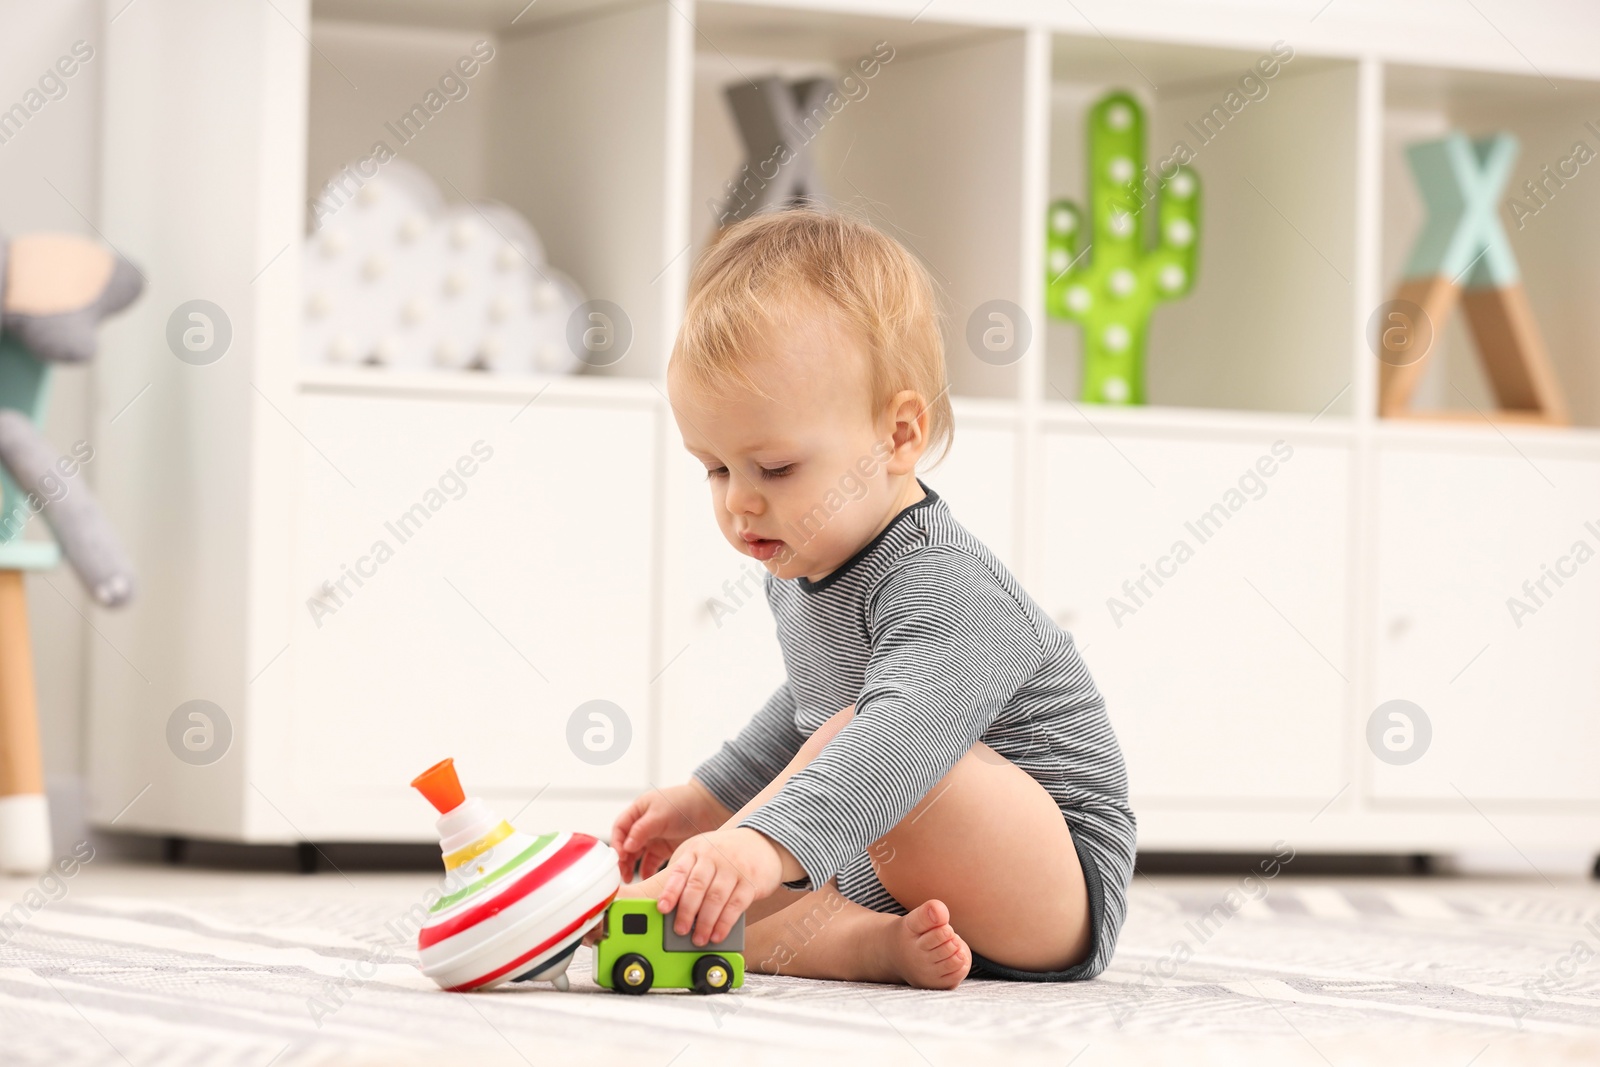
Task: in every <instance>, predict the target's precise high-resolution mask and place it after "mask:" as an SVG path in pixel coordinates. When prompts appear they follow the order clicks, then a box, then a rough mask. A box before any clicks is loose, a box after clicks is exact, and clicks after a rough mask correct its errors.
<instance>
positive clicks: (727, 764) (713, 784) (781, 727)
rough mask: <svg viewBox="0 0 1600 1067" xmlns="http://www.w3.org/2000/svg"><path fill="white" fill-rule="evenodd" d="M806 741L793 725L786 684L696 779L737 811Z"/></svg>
mask: <svg viewBox="0 0 1600 1067" xmlns="http://www.w3.org/2000/svg"><path fill="white" fill-rule="evenodd" d="M804 741H805V739H804V738H803V737H801V736H800V731H799V730H797V729H796V728H795V724H794V695H793V693H792V692H791V691H790V689H789V683H788V682H787V681H785V682H784V683H783V684H782V685H780V686H778V688H777V690H776V691H775V692H774V693H773V694H772V696H771V697H769V698H768V699H767V702H766V703H765V704H764V705H762V707H761V710H760V711H758V712H756V713H755V715H754V717H752V718H751V720H750V721H749V722H748V723H746V724H745V727H744V729H742V730H740V731H739V733H738V734H737V735H736V736H735V737H734V738H733V739H732V740H731V741H724V742H723V744H722V748H720V749H719V750H718V751H717V752H716V753H715V754H714V755H712V756H711V757H710V758H709V759H707V760H706V761H705V762H704V763H702V764H700V766H698V767H696V768H695V771H694V776H695V778H697V779H699V781H700V783H701V784H702V785H704V786H705V787H706V788H707V789H709V790H711V795H712V796H714V797H716V798H717V799H718V800H719V801H721V802H722V804H723V805H724V806H726V807H727V809H728V810H729V811H738V810H739V809H740V808H742V807H744V806H745V805H746V804H748V803H749V802H750V798H751V797H753V796H755V795H756V794H757V793H759V792H761V790H763V789H765V788H766V786H767V783H768V782H770V781H772V779H774V778H776V777H777V776H778V772H779V771H781V770H783V769H784V768H785V767H787V766H788V765H789V761H790V760H792V759H794V754H795V753H796V752H799V751H800V745H801V744H802V743H803V742H804Z"/></svg>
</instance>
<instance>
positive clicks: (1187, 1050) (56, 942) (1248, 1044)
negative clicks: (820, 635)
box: [0, 862, 1600, 1067]
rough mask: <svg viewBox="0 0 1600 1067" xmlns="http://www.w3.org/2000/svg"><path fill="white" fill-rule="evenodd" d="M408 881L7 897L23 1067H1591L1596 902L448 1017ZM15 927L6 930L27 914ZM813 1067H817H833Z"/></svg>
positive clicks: (1323, 905) (421, 881) (13, 1026)
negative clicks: (941, 976)
mask: <svg viewBox="0 0 1600 1067" xmlns="http://www.w3.org/2000/svg"><path fill="white" fill-rule="evenodd" d="M431 884H432V880H431V878H429V877H426V876H422V875H395V874H383V875H375V874H350V875H341V874H339V873H320V874H317V875H314V876H310V877H301V876H295V875H282V874H239V873H226V872H218V871H205V870H194V869H171V868H162V867H137V866H114V865H112V864H110V863H109V862H105V863H101V864H99V865H98V866H97V865H96V864H94V863H89V864H87V865H85V866H84V867H83V868H82V869H81V870H80V871H78V872H77V873H76V874H75V875H74V876H73V877H72V878H70V879H57V880H49V881H45V882H41V881H39V880H37V879H9V880H0V900H4V901H6V905H5V906H6V908H7V909H8V910H3V911H0V1045H3V1046H4V1049H5V1054H4V1056H3V1057H0V1058H3V1059H4V1061H5V1062H6V1063H7V1064H8V1065H9V1064H14V1063H23V1064H28V1063H39V1064H45V1063H48V1064H50V1065H52V1067H61V1065H65V1064H80V1063H81V1064H98V1063H105V1064H116V1065H119V1067H120V1065H134V1067H145V1065H154V1064H167V1063H184V1064H187V1063H193V1064H206V1065H214V1064H215V1065H224V1064H239V1065H250V1067H268V1065H272V1067H288V1065H291V1064H335V1063H337V1064H341V1065H345V1064H375V1065H376V1064H384V1065H403V1064H411V1063H416V1064H423V1063H426V1064H429V1065H430V1067H437V1065H440V1064H454V1063H471V1064H473V1065H474V1067H494V1065H498V1064H502V1063H504V1064H539V1065H540V1067H543V1065H544V1064H547V1063H551V1062H552V1055H559V1056H563V1057H566V1058H568V1059H569V1061H570V1062H577V1063H581V1062H605V1063H611V1062H624V1063H637V1064H645V1065H651V1067H669V1065H674V1067H676V1065H685V1064H695V1063H711V1062H717V1063H727V1062H738V1063H741V1064H743V1063H757V1064H762V1063H779V1062H782V1063H786V1064H788V1063H794V1062H797V1056H802V1055H803V1056H806V1062H817V1057H818V1055H819V1054H820V1055H821V1056H822V1057H826V1058H827V1059H829V1060H834V1061H838V1062H847V1063H848V1062H872V1063H886V1064H900V1063H904V1064H917V1065H925V1064H936V1065H943V1064H964V1065H970V1064H971V1063H973V1062H974V1058H975V1057H992V1056H993V1055H995V1053H996V1052H1001V1053H1003V1055H1004V1056H1005V1059H1006V1060H1007V1061H1008V1062H1011V1063H1049V1064H1054V1065H1057V1067H1061V1065H1066V1064H1072V1065H1074V1067H1096V1065H1101V1064H1104V1065H1112V1064H1116V1065H1122V1064H1145V1063H1150V1064H1167V1063H1171V1064H1180V1063H1181V1064H1184V1065H1186V1067H1196V1065H1207V1064H1213V1063H1215V1064H1223V1063H1227V1064H1230V1065H1236V1064H1249V1063H1271V1064H1274V1065H1300V1064H1306V1065H1314V1067H1329V1065H1334V1067H1355V1065H1364V1064H1401V1063H1403V1064H1407V1065H1412V1064H1441V1065H1449V1067H1469V1065H1470V1067H1500V1065H1509V1064H1526V1063H1538V1064H1567V1063H1570V1064H1578V1063H1586V1064H1587V1063H1594V1062H1597V1060H1600V888H1597V886H1596V883H1594V882H1591V881H1587V880H1582V879H1577V878H1573V879H1570V880H1561V879H1557V880H1555V881H1554V883H1547V882H1545V881H1543V880H1541V879H1538V878H1534V879H1531V880H1520V879H1498V880H1496V879H1482V878H1477V879H1474V878H1405V879H1401V878H1395V879H1363V878H1313V877H1305V876H1292V875H1289V874H1283V875H1281V876H1280V877H1278V878H1276V879H1273V880H1262V879H1260V878H1245V877H1241V878H1219V877H1204V878H1197V877H1176V876H1160V877H1150V876H1144V875H1141V876H1140V877H1138V878H1137V879H1136V880H1135V884H1134V890H1133V894H1132V903H1131V908H1130V917H1129V921H1128V925H1127V927H1126V929H1125V931H1124V933H1123V937H1122V941H1121V944H1120V947H1119V950H1118V954H1117V958H1116V960H1115V962H1114V963H1113V965H1112V967H1111V969H1110V970H1109V971H1108V972H1107V973H1106V974H1105V975H1104V976H1103V977H1102V978H1101V979H1099V980H1097V981H1094V982H1088V983H1080V984H1074V985H1054V986H1032V985H1017V984H1010V983H999V982H968V983H966V984H964V985H963V986H962V987H961V988H960V989H959V990H957V991H955V992H953V993H924V992H917V991H912V990H906V989H897V988H892V987H886V986H867V985H854V984H849V983H830V982H813V981H806V980H803V979H792V978H772V977H759V976H752V977H751V979H750V980H749V982H748V983H747V985H746V987H745V988H744V989H743V990H740V991H738V992H736V993H734V994H732V995H730V996H727V997H715V998H703V997H696V996H693V995H690V994H682V993H663V994H652V995H650V996H647V997H644V998H640V999H634V998H624V997H619V996H616V995H614V994H610V993H607V992H604V991H602V990H599V989H598V988H597V987H595V986H594V985H593V983H592V982H591V981H590V980H589V974H590V965H589V958H588V953H587V951H584V952H581V953H580V954H579V957H578V960H577V962H576V963H575V964H574V966H573V978H574V981H573V987H572V990H571V991H569V992H566V993H562V992H558V991H556V990H554V989H552V988H550V987H548V986H539V987H535V988H516V989H514V990H512V991H510V992H504V993H493V994H477V995H465V996H463V995H448V994H444V993H441V992H439V991H438V990H436V989H434V988H433V987H432V986H431V985H430V983H429V982H428V981H427V980H426V979H424V978H422V976H421V975H420V974H419V973H418V972H417V971H416V970H415V968H414V966H413V965H412V964H411V963H410V962H408V953H407V947H406V946H403V945H402V946H395V945H393V943H392V941H393V939H392V938H391V937H389V935H387V934H386V932H385V930H384V925H385V923H386V921H388V920H389V919H391V918H393V917H394V916H396V915H398V914H399V913H400V912H401V911H403V910H404V909H405V908H407V907H408V906H409V905H410V904H411V903H412V902H414V901H416V900H418V899H420V898H421V896H422V895H423V893H424V892H425V891H426V890H427V889H428V888H429V886H431ZM19 909H20V910H19ZM824 1062H825V1061H824Z"/></svg>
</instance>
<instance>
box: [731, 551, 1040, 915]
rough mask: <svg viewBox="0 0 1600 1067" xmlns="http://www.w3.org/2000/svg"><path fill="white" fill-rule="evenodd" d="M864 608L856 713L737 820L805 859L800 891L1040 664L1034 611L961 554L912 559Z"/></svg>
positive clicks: (964, 741)
mask: <svg viewBox="0 0 1600 1067" xmlns="http://www.w3.org/2000/svg"><path fill="white" fill-rule="evenodd" d="M866 608H867V611H866V615H867V625H868V629H869V631H870V640H871V653H870V656H869V658H868V661H867V667H866V672H865V678H864V680H863V684H862V687H861V692H860V695H859V697H858V698H857V700H856V713H855V715H854V717H853V718H852V719H851V720H850V722H849V723H847V724H846V725H845V727H844V728H843V729H842V730H840V731H839V733H838V734H836V735H835V736H834V738H833V740H831V741H830V742H828V744H827V745H826V746H825V747H824V748H823V750H822V751H821V752H820V753H819V754H818V755H817V757H816V758H815V759H813V760H812V761H811V762H810V763H809V764H807V765H806V766H805V767H804V768H802V769H801V770H800V771H799V772H798V773H796V774H794V775H793V776H792V777H790V778H789V780H788V781H787V782H785V783H784V785H783V788H782V789H780V790H779V791H778V792H777V793H776V794H775V795H774V796H773V797H772V799H771V800H769V801H768V802H767V803H766V804H764V805H762V806H761V807H760V808H758V809H757V810H756V811H754V812H752V813H751V814H750V815H749V816H748V817H747V818H745V819H744V820H743V821H742V822H741V823H740V825H741V826H749V827H752V828H754V829H756V830H759V831H761V832H762V833H764V834H766V835H767V836H768V837H770V838H772V839H773V840H774V841H777V842H778V843H779V844H781V845H783V846H784V847H785V848H787V849H788V850H789V852H790V853H791V854H793V855H794V857H795V859H797V860H799V861H800V864H801V866H802V867H803V868H804V869H805V873H806V878H805V879H802V880H797V881H796V882H793V883H790V884H791V885H792V886H794V887H796V888H817V887H819V886H821V885H822V884H824V883H825V882H827V881H828V880H829V879H830V878H832V877H833V876H834V875H835V874H836V873H838V871H839V870H840V868H841V867H843V866H844V865H845V863H846V862H847V861H848V860H850V859H851V857H853V856H855V855H857V854H859V853H860V852H862V850H864V849H865V848H866V847H867V846H868V845H869V844H871V843H872V842H874V841H876V840H877V839H878V838H879V837H881V836H883V834H884V833H886V832H887V831H888V830H889V829H891V828H892V827H893V826H895V824H897V823H898V822H899V821H900V820H901V819H902V818H904V817H905V815H906V813H907V812H909V811H910V810H911V808H912V807H914V806H915V805H916V803H917V801H919V800H921V799H922V797H923V796H924V795H925V794H926V793H927V792H928V791H929V790H930V789H931V788H932V787H933V785H934V784H935V783H936V782H938V781H939V779H940V778H943V777H944V775H945V774H946V773H947V772H948V771H949V770H950V768H951V767H953V766H955V763H956V761H957V760H959V759H960V758H961V757H962V756H963V755H965V753H966V751H967V749H969V748H970V747H971V746H972V744H973V743H974V742H976V741H978V740H979V739H980V738H981V737H982V736H983V734H984V732H985V731H987V730H988V729H989V727H990V726H991V724H993V723H994V721H995V719H996V717H997V716H998V715H999V714H1000V713H1001V711H1002V710H1003V709H1004V708H1005V706H1006V704H1007V702H1008V701H1010V700H1011V698H1012V696H1013V695H1014V694H1016V692H1017V691H1018V689H1019V688H1020V687H1021V686H1022V685H1023V683H1024V682H1026V681H1027V680H1028V679H1029V678H1030V677H1031V676H1032V675H1033V674H1034V672H1035V671H1037V670H1038V668H1039V666H1040V663H1041V662H1042V660H1043V649H1042V645H1041V642H1040V639H1039V634H1038V632H1037V631H1036V630H1035V629H1034V625H1033V622H1032V620H1031V619H1030V617H1029V615H1028V613H1027V611H1026V610H1025V609H1024V607H1023V606H1022V605H1021V604H1020V603H1019V602H1018V601H1017V599H1016V598H1015V597H1014V596H1013V595H1012V594H1011V593H1010V592H1008V591H1007V590H1006V589H1005V588H1004V587H1003V586H1002V585H1001V584H1000V582H999V581H998V580H997V579H996V577H995V575H994V574H993V573H992V572H991V571H990V570H989V569H988V568H987V567H985V566H984V564H983V563H982V562H981V561H979V560H977V559H974V558H973V557H972V556H970V555H968V554H965V553H962V552H958V551H951V550H947V549H944V548H941V547H928V548H924V549H922V550H920V551H918V552H916V553H914V554H912V555H910V556H907V557H906V558H905V559H904V560H903V561H901V562H900V563H898V564H897V565H896V566H895V567H894V568H893V570H892V571H891V572H890V573H889V574H887V575H886V576H885V577H884V579H883V581H882V583H881V585H879V587H878V588H877V589H876V590H875V591H874V594H873V596H872V597H871V599H869V600H868V602H867V605H866ZM752 725H754V724H752ZM742 736H743V735H741V737H742ZM769 750H770V752H771V753H772V754H773V755H775V754H776V752H777V750H778V745H777V744H776V743H770V744H769ZM728 762H731V760H728ZM768 764H770V758H769V760H768ZM707 784H708V785H710V783H709V782H708V783H707ZM751 792H752V793H753V792H755V790H751ZM741 795H742V796H746V797H747V796H748V795H749V794H741Z"/></svg>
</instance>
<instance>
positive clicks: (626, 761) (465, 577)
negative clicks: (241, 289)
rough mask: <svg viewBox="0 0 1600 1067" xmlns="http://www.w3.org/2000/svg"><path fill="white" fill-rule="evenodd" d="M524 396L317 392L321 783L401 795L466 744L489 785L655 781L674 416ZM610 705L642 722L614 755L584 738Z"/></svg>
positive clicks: (616, 731) (314, 531) (313, 699)
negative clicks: (662, 479) (655, 663)
mask: <svg viewBox="0 0 1600 1067" xmlns="http://www.w3.org/2000/svg"><path fill="white" fill-rule="evenodd" d="M521 407H522V405H521V403H520V402H516V403H510V402H498V401H486V400H474V401H466V400H446V399H440V398H433V397H430V398H428V399H425V400H422V399H416V400H414V399H408V398H401V397H370V396H351V395H311V396H308V397H307V398H306V399H305V401H304V404H303V406H302V408H301V412H302V418H303V426H304V432H305V436H306V439H307V440H309V441H311V442H314V446H315V450H312V449H307V450H306V452H305V457H306V458H305V469H304V482H303V485H304V489H303V493H304V499H303V500H302V502H301V507H300V517H299V522H298V532H297V538H298V540H297V545H296V552H295V560H294V576H295V577H294V588H293V589H292V590H290V595H291V596H292V597H293V598H294V599H295V601H296V606H297V607H296V611H297V614H296V619H297V622H296V624H295V626H294V629H293V632H292V638H291V652H292V662H293V664H294V669H295V671H296V692H297V695H298V699H297V701H296V705H295V708H294V710H293V715H294V716H295V721H294V724H293V728H292V731H291V733H290V736H291V737H293V738H294V739H295V742H294V743H295V747H296V750H295V752H294V761H295V765H296V768H297V770H298V772H299V776H300V782H301V784H302V787H303V789H305V790H306V791H309V792H310V793H311V795H328V794H330V793H339V792H346V793H349V794H351V795H353V796H365V797H370V796H372V795H374V794H378V795H384V796H388V795H395V796H398V795H400V794H403V793H404V792H405V791H406V789H407V783H408V782H409V781H410V780H411V778H412V776H414V775H415V774H417V773H418V772H419V771H421V770H422V769H424V768H425V767H427V766H429V765H430V764H432V763H433V762H435V761H436V760H439V759H441V758H443V757H445V756H453V757H455V758H456V761H457V764H458V766H459V767H460V770H461V774H462V777H463V779H464V781H465V782H466V784H467V785H468V788H469V789H470V790H471V791H473V792H477V793H482V794H488V795H494V794H495V793H497V792H501V793H505V794H509V795H531V794H532V793H534V792H535V791H538V790H540V789H545V788H548V790H549V794H550V795H551V796H559V795H561V794H562V792H563V790H569V789H570V790H598V789H611V790H616V791H619V792H620V791H627V790H633V789H638V788H642V787H643V786H644V783H645V779H646V767H647V761H648V753H649V748H650V743H651V740H652V738H651V736H650V732H651V730H650V724H651V716H650V714H649V708H648V692H647V687H648V681H649V675H648V670H649V658H650V616H651V596H652V572H653V567H652V563H651V560H652V555H653V549H652V540H653V537H654V533H655V507H656V504H655V497H656V491H655V486H654V462H655V447H656V446H655V437H656V425H657V424H656V418H657V415H656V413H655V412H654V410H652V409H651V408H650V407H648V406H634V407H628V406H615V405H613V406H607V405H604V404H600V403H595V404H593V405H588V404H578V403H575V402H571V401H562V400H557V399H553V398H549V397H545V398H541V399H539V400H538V401H537V402H535V403H533V404H531V405H530V406H528V407H527V408H526V409H525V410H522V411H521V412H520V414H519V413H518V409H519V408H521ZM513 417H515V418H513ZM469 472H470V473H469ZM324 583H328V586H331V587H332V589H333V593H332V594H330V593H329V592H328V588H327V587H326V586H325V585H324ZM330 609H331V610H330ZM591 700H605V701H610V702H612V703H613V704H615V705H616V706H617V707H618V708H620V709H621V715H622V716H625V717H626V719H627V722H628V729H627V730H626V731H624V728H623V726H622V723H621V721H620V718H619V717H618V716H617V715H615V714H613V715H611V716H610V718H611V719H612V720H613V723H612V727H613V733H612V745H613V746H614V749H613V750H614V751H615V752H616V753H617V758H615V759H614V760H612V761H610V762H601V761H600V760H599V758H598V756H597V755H596V754H595V752H594V750H593V749H591V748H585V749H584V752H585V753H586V754H587V755H589V757H590V759H593V760H594V762H588V761H586V760H585V759H581V758H579V755H578V754H576V753H575V750H574V749H573V748H572V747H571V746H569V743H568V720H569V717H570V716H572V714H573V713H574V711H575V710H576V709H577V708H578V707H579V705H581V704H584V703H585V702H587V701H591ZM585 729H596V730H598V731H599V732H597V733H595V734H593V735H591V737H590V738H589V740H590V742H591V743H593V744H595V745H599V744H600V743H602V742H603V741H604V730H603V728H602V727H601V726H600V724H599V722H598V721H592V722H588V723H586V724H585ZM624 732H627V733H630V734H631V737H629V739H628V740H627V741H626V744H625V747H624V742H623V739H622V738H623V733H624ZM580 747H582V746H580Z"/></svg>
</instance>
